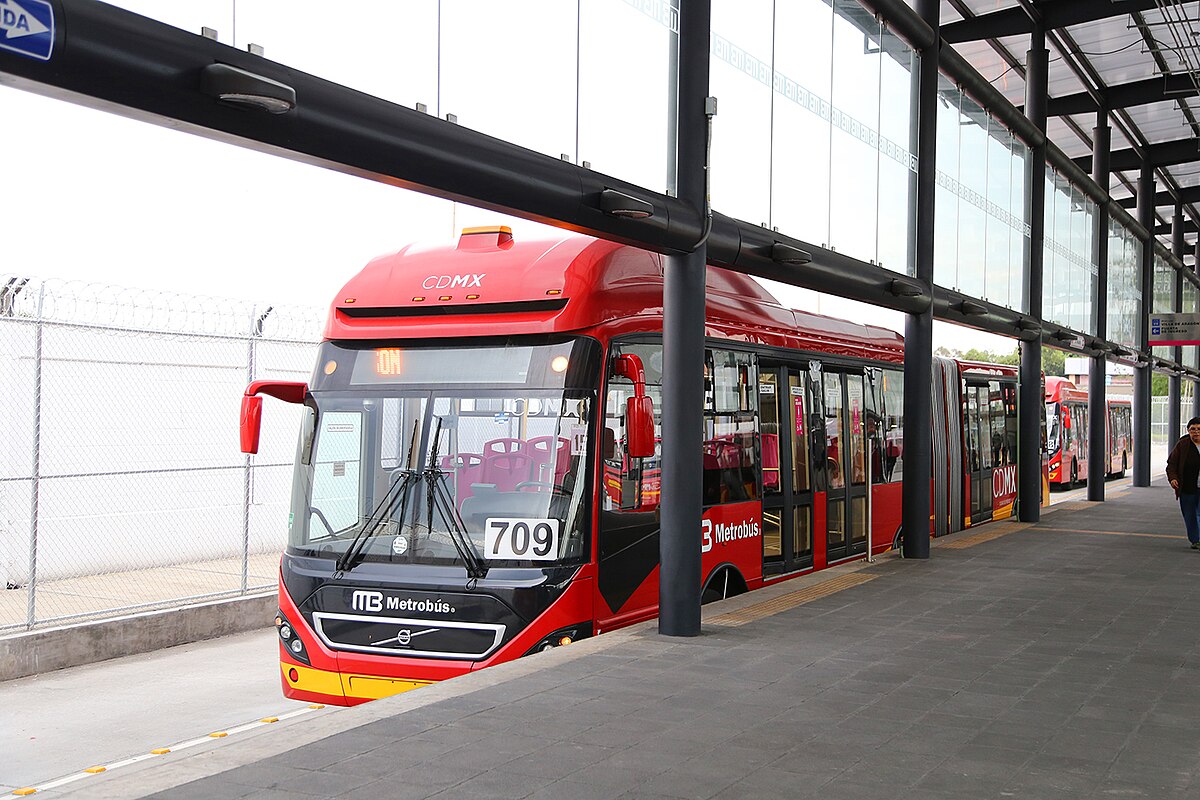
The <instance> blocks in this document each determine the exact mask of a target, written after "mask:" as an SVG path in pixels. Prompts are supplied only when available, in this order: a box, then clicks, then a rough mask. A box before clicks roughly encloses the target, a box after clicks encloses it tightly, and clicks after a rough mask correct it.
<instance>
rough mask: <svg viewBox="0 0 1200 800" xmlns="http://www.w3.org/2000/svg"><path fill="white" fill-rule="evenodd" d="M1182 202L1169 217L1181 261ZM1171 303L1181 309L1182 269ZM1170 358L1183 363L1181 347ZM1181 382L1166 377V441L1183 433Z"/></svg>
mask: <svg viewBox="0 0 1200 800" xmlns="http://www.w3.org/2000/svg"><path fill="white" fill-rule="evenodd" d="M1183 225H1184V219H1183V204H1182V203H1176V204H1175V215H1174V216H1173V217H1171V252H1172V253H1174V254H1175V257H1176V258H1178V259H1179V260H1180V261H1183ZM1171 298H1172V301H1173V302H1172V305H1171V310H1172V311H1174V312H1175V313H1176V314H1178V313H1179V312H1181V311H1183V271H1182V270H1175V281H1174V287H1173V288H1172V290H1171ZM1171 360H1172V361H1174V362H1175V363H1176V364H1182V363H1183V348H1182V347H1178V346H1176V347H1172V348H1171ZM1182 388H1183V382H1182V381H1181V380H1180V378H1179V375H1178V374H1175V375H1172V376H1171V377H1169V378H1167V442H1168V444H1170V443H1173V442H1174V441H1175V440H1176V439H1178V438H1179V437H1180V436H1182V435H1183V425H1182V424H1180V423H1181V420H1180V414H1181V412H1182V408H1181V403H1182V397H1181V394H1182V393H1181V391H1180V390H1181V389H1182Z"/></svg>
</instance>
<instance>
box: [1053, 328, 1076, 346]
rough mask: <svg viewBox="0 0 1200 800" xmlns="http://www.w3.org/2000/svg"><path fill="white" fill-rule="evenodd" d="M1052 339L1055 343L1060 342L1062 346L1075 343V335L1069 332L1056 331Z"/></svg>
mask: <svg viewBox="0 0 1200 800" xmlns="http://www.w3.org/2000/svg"><path fill="white" fill-rule="evenodd" d="M1054 339H1055V341H1059V342H1062V343H1063V344H1070V343H1071V342H1073V341H1075V334H1073V333H1071V332H1070V331H1056V332H1055V333H1054Z"/></svg>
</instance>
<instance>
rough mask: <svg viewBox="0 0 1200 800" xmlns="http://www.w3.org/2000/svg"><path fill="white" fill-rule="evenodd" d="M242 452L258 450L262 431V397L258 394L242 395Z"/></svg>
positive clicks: (255, 451) (240, 426) (240, 427)
mask: <svg viewBox="0 0 1200 800" xmlns="http://www.w3.org/2000/svg"><path fill="white" fill-rule="evenodd" d="M238 427H239V429H240V431H241V435H242V452H243V453H257V452H258V436H259V434H260V433H261V432H262V398H261V397H258V396H257V395H242V415H241V423H240V425H239V426H238Z"/></svg>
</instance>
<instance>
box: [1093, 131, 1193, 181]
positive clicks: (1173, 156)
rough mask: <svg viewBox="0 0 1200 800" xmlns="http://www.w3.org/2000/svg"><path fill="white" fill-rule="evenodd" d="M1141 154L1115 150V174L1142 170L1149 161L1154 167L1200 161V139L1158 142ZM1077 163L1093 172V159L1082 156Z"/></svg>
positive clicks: (1129, 150) (1113, 162) (1112, 157)
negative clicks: (1143, 165) (1144, 162)
mask: <svg viewBox="0 0 1200 800" xmlns="http://www.w3.org/2000/svg"><path fill="white" fill-rule="evenodd" d="M1143 150H1144V152H1139V151H1138V150H1136V149H1134V148H1126V149H1125V150H1114V151H1113V153H1112V156H1111V169H1112V171H1113V172H1118V171H1120V172H1124V171H1127V170H1135V169H1141V168H1142V162H1143V161H1148V162H1149V163H1150V165H1151V166H1154V167H1169V166H1171V165H1173V164H1186V163H1188V162H1189V161H1200V139H1196V138H1195V137H1189V138H1187V139H1176V140H1175V141H1173V142H1157V143H1155V144H1151V145H1147V146H1146V147H1145V148H1143ZM1075 163H1076V164H1078V165H1079V168H1080V169H1082V170H1083V171H1085V172H1089V173H1090V172H1091V170H1092V157H1091V156H1081V157H1079V158H1077V159H1075Z"/></svg>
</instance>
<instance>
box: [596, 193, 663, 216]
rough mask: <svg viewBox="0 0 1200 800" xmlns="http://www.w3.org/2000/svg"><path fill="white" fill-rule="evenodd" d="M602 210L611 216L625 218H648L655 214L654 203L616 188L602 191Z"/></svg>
mask: <svg viewBox="0 0 1200 800" xmlns="http://www.w3.org/2000/svg"><path fill="white" fill-rule="evenodd" d="M600 210H601V211H603V212H604V213H605V214H608V215H609V216H612V217H621V218H623V219H646V217H653V216H654V205H653V204H651V203H647V202H646V201H645V200H639V199H638V198H636V197H633V196H631V195H627V194H625V193H624V192H618V191H617V190H616V189H605V190H604V191H602V192H600Z"/></svg>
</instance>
